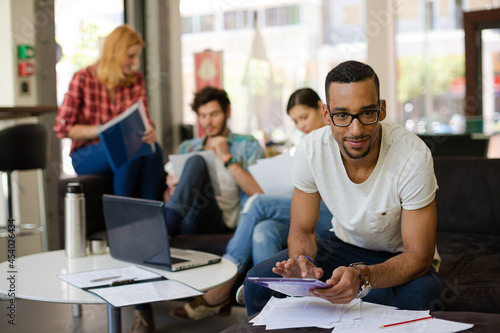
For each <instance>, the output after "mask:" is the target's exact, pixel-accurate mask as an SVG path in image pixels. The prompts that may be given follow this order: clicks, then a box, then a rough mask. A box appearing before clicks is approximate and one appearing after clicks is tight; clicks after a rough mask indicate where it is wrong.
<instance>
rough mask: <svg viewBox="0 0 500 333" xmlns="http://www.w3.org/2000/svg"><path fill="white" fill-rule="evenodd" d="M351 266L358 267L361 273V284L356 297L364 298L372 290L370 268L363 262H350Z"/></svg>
mask: <svg viewBox="0 0 500 333" xmlns="http://www.w3.org/2000/svg"><path fill="white" fill-rule="evenodd" d="M349 267H354V268H356V269H357V270H358V271H359V273H360V274H361V286H360V287H359V293H358V295H357V296H356V298H363V297H365V296H366V295H368V293H369V292H370V290H372V285H371V283H370V269H369V268H368V266H366V265H365V264H363V263H362V262H357V263H354V264H350V265H349Z"/></svg>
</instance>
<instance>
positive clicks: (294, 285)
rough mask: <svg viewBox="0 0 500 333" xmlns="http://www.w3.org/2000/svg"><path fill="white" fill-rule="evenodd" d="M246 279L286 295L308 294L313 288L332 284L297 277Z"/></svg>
mask: <svg viewBox="0 0 500 333" xmlns="http://www.w3.org/2000/svg"><path fill="white" fill-rule="evenodd" d="M247 279H248V281H250V282H253V283H257V284H259V285H261V286H264V287H267V288H269V289H272V290H275V291H279V292H280V293H283V294H285V295H288V296H309V291H311V290H313V289H318V288H320V289H324V288H331V287H332V286H331V285H329V284H327V283H325V282H323V281H320V280H316V279H299V278H283V277H275V278H272V277H268V278H262V277H248V278H247Z"/></svg>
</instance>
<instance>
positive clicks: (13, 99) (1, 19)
mask: <svg viewBox="0 0 500 333" xmlns="http://www.w3.org/2000/svg"><path fill="white" fill-rule="evenodd" d="M33 13H34V0H0V50H2V52H0V77H1V78H2V83H1V84H0V106H1V107H12V106H35V105H37V88H36V72H37V69H36V68H35V75H33V76H30V77H22V78H21V77H19V76H18V59H17V46H18V45H19V44H27V45H31V46H34V45H35V32H36V28H35V27H36V24H37V22H36V20H35V17H34V15H33ZM35 57H36V50H35ZM28 61H30V62H32V63H34V60H28ZM22 82H26V83H27V84H28V87H29V92H28V93H21V83H22ZM27 122H37V119H36V118H22V119H16V120H4V121H0V129H2V128H5V127H9V126H13V125H16V124H19V123H27ZM0 144H13V143H6V142H0ZM37 177H38V173H37V171H23V172H18V173H14V174H13V177H12V178H13V200H14V219H15V221H16V224H18V223H32V224H36V225H39V224H40V215H39V204H38V203H39V200H38V198H39V197H38V183H39V182H38V180H37ZM5 183H6V182H5V177H4V176H2V177H0V188H2V189H4V188H6V184H5ZM5 206H6V202H5V199H4V196H3V194H2V191H0V226H5V225H6V224H7V215H6V209H5ZM1 244H3V243H2V240H1V239H0V260H2V258H4V254H5V253H4V251H5V247H4V246H2V245H1ZM16 244H17V245H18V246H17V251H18V255H22V254H29V253H33V252H38V251H40V250H41V238H40V235H35V236H29V237H19V238H18V239H16Z"/></svg>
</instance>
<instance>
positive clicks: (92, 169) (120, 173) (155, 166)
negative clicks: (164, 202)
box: [70, 143, 164, 200]
mask: <svg viewBox="0 0 500 333" xmlns="http://www.w3.org/2000/svg"><path fill="white" fill-rule="evenodd" d="M155 147H156V153H154V154H152V155H147V156H140V157H137V158H135V159H133V160H131V161H129V162H128V163H126V164H124V165H123V166H121V167H120V168H118V169H117V170H116V171H115V172H113V170H112V169H111V165H110V164H109V162H108V157H107V156H106V153H105V151H104V147H103V145H102V143H96V144H93V145H90V146H86V147H83V148H80V149H78V150H76V151H74V152H73V153H72V154H71V155H70V156H71V161H72V164H73V168H74V169H75V172H76V173H77V174H79V175H84V174H98V175H113V193H114V194H115V195H119V196H125V197H139V198H142V199H150V200H161V198H162V193H161V191H162V188H163V187H164V184H163V182H164V178H163V173H164V171H163V152H162V150H161V147H160V145H159V144H158V143H155Z"/></svg>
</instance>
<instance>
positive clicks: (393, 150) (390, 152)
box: [292, 120, 438, 253]
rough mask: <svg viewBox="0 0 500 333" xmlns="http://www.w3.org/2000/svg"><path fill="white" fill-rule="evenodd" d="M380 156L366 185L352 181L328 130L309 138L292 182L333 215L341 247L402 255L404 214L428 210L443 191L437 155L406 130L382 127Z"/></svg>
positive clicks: (296, 162) (297, 155)
mask: <svg viewBox="0 0 500 333" xmlns="http://www.w3.org/2000/svg"><path fill="white" fill-rule="evenodd" d="M381 124H382V142H381V148H380V154H379V158H378V161H377V165H376V166H375V169H374V170H373V171H372V174H371V175H370V177H369V178H368V179H367V180H366V181H365V182H363V183H361V184H356V183H353V182H352V181H351V180H350V179H349V177H348V176H347V172H346V170H345V167H344V164H343V163H342V158H341V154H340V149H339V146H338V144H337V142H336V141H335V140H334V138H333V136H332V132H331V128H330V127H329V126H325V127H323V128H321V129H318V130H316V131H314V132H312V133H310V134H309V135H307V136H306V137H305V138H304V139H303V140H302V141H301V142H300V144H299V145H298V147H297V150H296V152H295V156H294V164H293V168H292V179H293V182H294V184H295V186H296V187H297V188H298V189H300V190H302V191H304V192H306V193H315V192H318V191H319V193H320V195H321V198H322V199H323V201H324V202H325V204H326V205H327V207H328V208H329V210H330V211H331V212H332V214H333V219H332V225H333V228H332V231H334V232H335V234H336V235H337V237H338V238H340V239H341V240H342V241H344V242H346V243H349V244H353V245H356V246H359V247H362V248H365V249H369V250H374V251H387V252H392V253H395V252H401V251H403V241H402V237H401V211H402V208H404V209H406V210H415V209H419V208H423V207H425V206H427V205H428V204H430V203H431V202H432V200H434V197H435V193H436V190H437V189H438V186H437V182H436V177H435V175H434V166H433V161H432V155H431V152H430V150H429V149H428V148H427V146H426V145H425V143H424V142H423V141H422V140H420V139H419V138H418V137H417V136H416V135H415V134H413V133H411V132H409V131H407V130H406V129H405V128H403V127H402V126H400V125H398V124H396V123H394V122H390V121H387V120H385V121H383V122H381Z"/></svg>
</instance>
